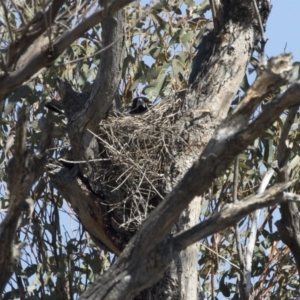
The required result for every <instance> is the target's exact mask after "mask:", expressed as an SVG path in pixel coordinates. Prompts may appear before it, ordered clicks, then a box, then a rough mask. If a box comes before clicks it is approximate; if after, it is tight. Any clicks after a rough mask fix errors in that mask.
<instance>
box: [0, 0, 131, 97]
mask: <svg viewBox="0 0 300 300" xmlns="http://www.w3.org/2000/svg"><path fill="white" fill-rule="evenodd" d="M131 2H133V0H115V1H113V2H111V3H110V4H109V5H108V7H107V9H108V10H107V14H108V15H112V14H114V13H115V12H117V11H118V10H120V9H121V8H122V7H124V6H126V5H127V4H129V3H131ZM106 17H107V15H106V12H105V11H104V9H103V8H102V9H100V10H98V11H96V12H95V13H93V14H92V15H91V16H89V17H88V18H87V19H85V20H84V21H82V22H81V23H80V24H79V25H77V26H76V27H75V28H74V29H73V30H71V31H70V32H66V33H65V34H63V35H62V37H61V38H59V39H58V40H57V41H56V42H54V43H53V44H52V45H51V44H50V43H49V38H48V36H45V37H42V36H41V37H40V39H39V40H38V42H37V41H36V44H35V47H34V48H33V49H32V51H31V52H30V55H29V57H28V58H26V61H25V62H24V64H23V65H21V66H20V67H19V68H18V69H17V70H15V71H13V72H11V73H9V74H6V75H4V76H2V77H1V78H0V85H1V87H2V88H1V91H0V101H3V100H4V99H5V98H6V97H7V96H8V95H9V94H11V93H12V92H13V91H14V90H15V89H16V88H17V87H18V86H20V85H21V84H22V83H23V82H24V81H26V80H28V79H29V78H30V77H31V76H33V75H34V74H35V73H37V72H38V71H39V70H41V69H42V68H44V67H48V66H49V65H50V64H51V63H52V62H53V61H54V60H55V59H56V58H57V57H58V56H59V55H61V54H62V52H63V51H64V50H65V49H66V48H67V47H68V46H69V45H70V44H72V43H73V42H74V41H75V40H77V39H78V38H79V37H80V36H81V35H82V34H83V33H84V32H86V31H88V30H89V29H90V28H91V27H93V26H95V25H97V24H98V23H99V22H101V21H102V20H103V19H104V18H106Z"/></svg>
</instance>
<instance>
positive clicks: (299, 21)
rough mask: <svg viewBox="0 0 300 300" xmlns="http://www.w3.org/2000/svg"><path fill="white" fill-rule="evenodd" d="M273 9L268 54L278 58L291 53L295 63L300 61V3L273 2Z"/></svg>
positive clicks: (290, 0) (284, 0) (281, 0)
mask: <svg viewBox="0 0 300 300" xmlns="http://www.w3.org/2000/svg"><path fill="white" fill-rule="evenodd" d="M271 2H272V5H273V9H272V11H271V15H270V17H269V20H268V23H267V31H266V38H268V39H269V40H268V42H267V45H266V54H267V55H268V56H269V57H271V56H277V55H278V54H281V53H283V52H284V48H285V46H286V52H291V53H293V55H294V60H295V61H300V39H299V36H300V34H299V32H300V1H299V0H272V1H271Z"/></svg>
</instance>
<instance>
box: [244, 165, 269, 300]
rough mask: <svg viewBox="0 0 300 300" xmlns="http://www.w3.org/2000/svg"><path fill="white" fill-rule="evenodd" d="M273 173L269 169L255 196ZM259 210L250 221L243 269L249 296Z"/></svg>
mask: <svg viewBox="0 0 300 300" xmlns="http://www.w3.org/2000/svg"><path fill="white" fill-rule="evenodd" d="M274 173H275V171H274V169H273V168H272V169H269V170H268V171H267V173H266V174H265V176H264V178H263V180H262V182H261V183H260V186H259V188H258V191H257V195H261V194H262V193H264V192H265V190H266V188H267V186H268V184H269V183H270V181H271V179H272V177H273V175H274ZM260 211H261V210H260V209H258V210H256V211H255V212H254V215H253V219H252V225H251V230H250V236H249V242H248V246H247V256H246V267H245V275H246V286H245V288H246V293H247V295H250V292H251V271H252V261H253V252H254V246H255V243H256V237H257V227H258V221H259V216H260Z"/></svg>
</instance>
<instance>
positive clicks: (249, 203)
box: [173, 181, 300, 251]
mask: <svg viewBox="0 0 300 300" xmlns="http://www.w3.org/2000/svg"><path fill="white" fill-rule="evenodd" d="M295 183H296V182H295V181H293V182H289V183H284V184H277V185H274V186H272V187H271V188H269V189H268V190H267V191H266V192H264V193H262V194H260V195H251V196H249V197H247V198H246V199H244V200H243V201H240V202H239V203H238V204H230V205H229V206H228V207H227V208H225V209H224V210H223V211H221V212H219V213H217V214H215V215H213V216H212V217H211V218H209V219H208V220H205V221H204V222H202V223H200V224H198V225H196V226H194V227H193V228H191V229H190V230H187V231H185V232H183V233H180V234H178V235H177V236H175V237H174V238H173V241H174V247H175V249H176V250H178V251H180V250H183V249H185V248H187V247H188V246H190V245H192V244H194V243H196V242H197V241H199V240H201V239H203V238H205V237H207V236H209V235H211V234H213V233H215V232H218V231H221V230H223V229H224V228H227V227H229V226H232V225H234V224H235V223H236V222H238V221H239V220H240V219H241V218H243V217H245V216H247V215H248V214H249V213H251V212H253V211H254V210H257V209H259V208H262V207H265V206H270V205H274V204H277V203H283V202H286V201H294V202H299V201H300V196H298V195H296V194H292V193H286V192H284V190H286V189H287V188H289V187H290V186H292V185H293V184H295Z"/></svg>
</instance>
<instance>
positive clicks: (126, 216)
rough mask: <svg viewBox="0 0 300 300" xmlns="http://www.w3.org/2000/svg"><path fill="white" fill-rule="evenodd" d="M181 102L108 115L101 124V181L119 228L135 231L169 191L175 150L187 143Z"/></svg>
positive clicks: (98, 173)
mask: <svg viewBox="0 0 300 300" xmlns="http://www.w3.org/2000/svg"><path fill="white" fill-rule="evenodd" d="M179 105H180V100H179V99H178V100H176V101H174V100H173V99H170V100H165V101H163V102H162V103H159V104H157V105H155V106H152V107H151V108H150V109H149V110H148V111H147V112H146V113H144V114H142V115H128V116H127V115H126V116H125V115H124V116H121V117H117V118H116V117H109V118H108V119H106V120H103V121H102V122H101V123H100V126H99V133H98V139H99V144H100V148H101V153H100V158H102V159H105V160H103V161H102V162H101V163H100V167H99V165H98V167H97V180H99V181H100V182H102V183H103V184H105V185H106V186H107V187H108V188H109V190H110V195H111V196H110V199H106V201H105V204H106V205H107V206H108V207H109V211H110V212H113V219H114V222H115V225H116V227H118V229H121V230H125V231H136V230H137V229H138V228H139V227H140V226H141V223H142V221H143V220H144V219H145V217H146V216H147V214H149V212H151V210H153V209H154V208H155V207H156V206H157V205H158V204H159V203H160V201H161V200H162V199H163V197H164V195H165V194H166V190H167V187H166V184H167V181H166V177H165V174H170V170H171V169H172V165H174V156H173V154H174V151H175V149H176V151H177V152H178V149H182V146H183V145H184V142H183V141H181V140H180V139H179V137H178V134H176V133H175V130H174V124H175V120H176V119H177V113H178V111H179Z"/></svg>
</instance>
